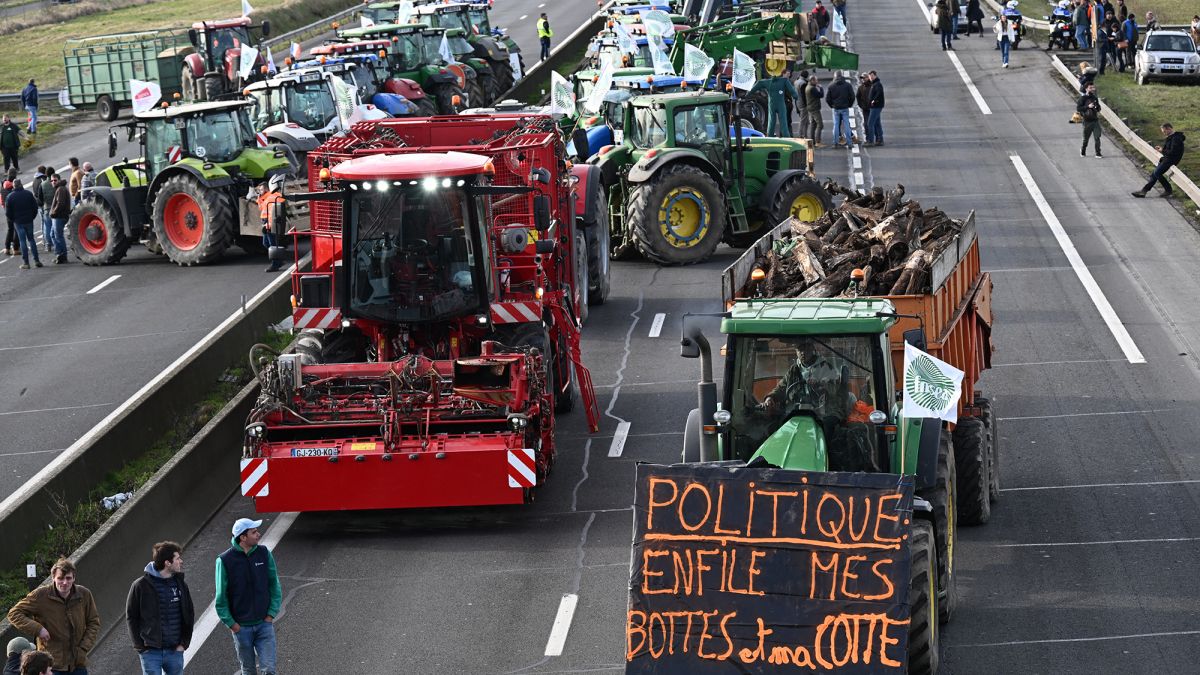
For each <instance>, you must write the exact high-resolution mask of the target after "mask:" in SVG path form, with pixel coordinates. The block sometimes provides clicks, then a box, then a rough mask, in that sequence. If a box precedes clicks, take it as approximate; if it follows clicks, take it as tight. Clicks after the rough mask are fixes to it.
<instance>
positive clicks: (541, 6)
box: [538, 2, 546, 9]
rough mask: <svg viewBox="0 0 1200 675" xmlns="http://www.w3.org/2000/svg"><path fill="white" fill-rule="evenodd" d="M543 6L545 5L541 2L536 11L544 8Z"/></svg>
mask: <svg viewBox="0 0 1200 675" xmlns="http://www.w3.org/2000/svg"><path fill="white" fill-rule="evenodd" d="M545 6H546V3H544V2H543V3H542V4H540V5H538V9H541V8H543V7H545Z"/></svg>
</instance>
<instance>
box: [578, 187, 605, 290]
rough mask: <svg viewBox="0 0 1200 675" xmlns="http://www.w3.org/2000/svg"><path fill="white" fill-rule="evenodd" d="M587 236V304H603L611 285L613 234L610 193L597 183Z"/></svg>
mask: <svg viewBox="0 0 1200 675" xmlns="http://www.w3.org/2000/svg"><path fill="white" fill-rule="evenodd" d="M583 225H584V234H585V236H586V237H587V259H588V264H587V269H588V304H591V305H603V304H604V301H605V300H608V294H609V291H610V290H611V289H612V260H611V249H612V238H611V234H612V233H611V231H610V226H609V218H608V194H607V192H606V191H605V189H604V186H602V185H599V184H597V186H596V198H595V199H594V200H592V211H591V213H587V214H584V216H583Z"/></svg>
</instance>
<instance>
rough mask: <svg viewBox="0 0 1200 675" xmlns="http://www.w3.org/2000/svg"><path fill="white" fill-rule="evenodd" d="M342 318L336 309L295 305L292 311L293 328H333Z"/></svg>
mask: <svg viewBox="0 0 1200 675" xmlns="http://www.w3.org/2000/svg"><path fill="white" fill-rule="evenodd" d="M341 320H342V313H341V312H339V311H338V310H336V309H330V308H319V307H317V308H314V307H297V308H296V309H295V310H293V311H292V327H293V328H333V327H334V326H336V325H337V324H338V322H339V321H341Z"/></svg>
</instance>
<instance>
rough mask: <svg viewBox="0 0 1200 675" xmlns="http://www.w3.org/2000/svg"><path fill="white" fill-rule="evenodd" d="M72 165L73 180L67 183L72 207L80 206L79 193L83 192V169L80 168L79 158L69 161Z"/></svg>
mask: <svg viewBox="0 0 1200 675" xmlns="http://www.w3.org/2000/svg"><path fill="white" fill-rule="evenodd" d="M67 162H68V163H69V164H70V165H71V179H70V180H69V181H68V182H67V192H70V193H71V206H77V205H78V204H79V199H80V197H79V193H80V192H82V191H83V168H82V167H81V166H79V158H78V157H72V158H71V159H69V160H67Z"/></svg>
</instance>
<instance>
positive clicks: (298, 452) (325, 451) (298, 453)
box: [292, 448, 338, 457]
mask: <svg viewBox="0 0 1200 675" xmlns="http://www.w3.org/2000/svg"><path fill="white" fill-rule="evenodd" d="M337 454H338V449H337V448H292V457H337Z"/></svg>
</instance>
